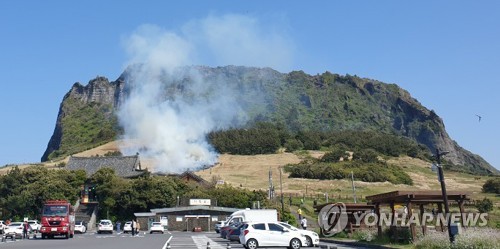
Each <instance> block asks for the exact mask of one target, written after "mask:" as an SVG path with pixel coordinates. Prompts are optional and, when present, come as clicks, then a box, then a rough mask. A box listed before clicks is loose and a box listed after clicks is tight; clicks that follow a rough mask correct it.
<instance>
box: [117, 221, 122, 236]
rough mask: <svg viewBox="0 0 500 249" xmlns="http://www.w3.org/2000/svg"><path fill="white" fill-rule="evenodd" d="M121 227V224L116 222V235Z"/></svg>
mask: <svg viewBox="0 0 500 249" xmlns="http://www.w3.org/2000/svg"><path fill="white" fill-rule="evenodd" d="M121 226H122V223H121V222H120V221H117V222H116V233H117V234H120V228H121Z"/></svg>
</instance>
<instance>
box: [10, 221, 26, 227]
mask: <svg viewBox="0 0 500 249" xmlns="http://www.w3.org/2000/svg"><path fill="white" fill-rule="evenodd" d="M22 225H23V223H22V222H14V223H10V224H9V227H19V226H22Z"/></svg>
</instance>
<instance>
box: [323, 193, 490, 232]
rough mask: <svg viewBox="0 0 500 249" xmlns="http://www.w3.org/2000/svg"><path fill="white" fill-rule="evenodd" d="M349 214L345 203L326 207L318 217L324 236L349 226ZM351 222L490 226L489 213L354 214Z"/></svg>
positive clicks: (395, 224)
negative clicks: (460, 223) (461, 223)
mask: <svg viewBox="0 0 500 249" xmlns="http://www.w3.org/2000/svg"><path fill="white" fill-rule="evenodd" d="M348 220H349V217H348V214H347V212H346V206H345V204H344V203H342V202H339V203H334V204H328V205H326V206H324V207H323V208H322V209H321V211H320V212H319V215H318V224H319V226H320V228H321V232H322V233H323V235H324V236H327V237H329V236H333V235H334V234H336V233H339V232H341V231H343V230H344V229H345V228H346V226H347V224H348ZM350 222H351V223H352V224H353V225H354V226H361V225H365V226H377V225H380V226H401V227H408V226H410V225H415V226H421V225H422V224H425V225H428V224H433V225H435V226H441V225H443V226H446V225H447V224H449V223H448V222H451V224H457V223H459V222H463V225H464V226H466V227H473V226H478V227H482V226H486V225H487V224H488V214H487V213H463V214H460V213H450V214H443V213H438V214H433V213H427V212H424V213H423V214H420V213H417V212H414V213H412V214H411V215H409V214H408V213H402V214H400V213H397V212H396V213H394V215H393V214H391V213H381V214H380V215H377V214H376V213H373V212H354V213H352V214H351V218H350Z"/></svg>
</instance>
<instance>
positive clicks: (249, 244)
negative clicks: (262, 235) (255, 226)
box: [247, 239, 259, 249]
mask: <svg viewBox="0 0 500 249" xmlns="http://www.w3.org/2000/svg"><path fill="white" fill-rule="evenodd" d="M257 247H259V243H258V242H257V240H255V239H249V240H248V241H247V248H248V249H255V248H257Z"/></svg>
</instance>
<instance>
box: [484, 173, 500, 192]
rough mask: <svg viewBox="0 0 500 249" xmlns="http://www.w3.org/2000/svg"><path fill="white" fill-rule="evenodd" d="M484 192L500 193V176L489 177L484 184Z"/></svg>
mask: <svg viewBox="0 0 500 249" xmlns="http://www.w3.org/2000/svg"><path fill="white" fill-rule="evenodd" d="M483 192H484V193H494V194H500V178H498V177H497V178H493V179H488V180H487V181H486V182H485V183H484V185H483Z"/></svg>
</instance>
